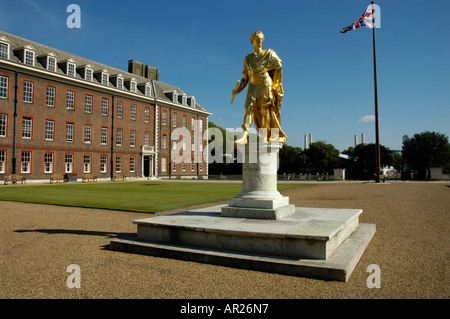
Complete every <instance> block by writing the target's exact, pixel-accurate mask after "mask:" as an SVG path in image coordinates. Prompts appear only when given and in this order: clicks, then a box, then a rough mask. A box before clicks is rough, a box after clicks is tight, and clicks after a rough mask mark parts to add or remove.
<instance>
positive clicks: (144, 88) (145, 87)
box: [138, 82, 152, 97]
mask: <svg viewBox="0 0 450 319" xmlns="http://www.w3.org/2000/svg"><path fill="white" fill-rule="evenodd" d="M138 88H139V90H140V91H141V92H142V94H144V95H145V96H148V97H151V96H152V85H151V84H150V83H149V82H145V83H140V84H139V85H138Z"/></svg>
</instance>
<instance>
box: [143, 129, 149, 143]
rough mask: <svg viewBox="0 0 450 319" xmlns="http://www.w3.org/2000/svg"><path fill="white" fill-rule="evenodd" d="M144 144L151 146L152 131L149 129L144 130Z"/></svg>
mask: <svg viewBox="0 0 450 319" xmlns="http://www.w3.org/2000/svg"><path fill="white" fill-rule="evenodd" d="M144 145H145V146H150V132H148V131H145V132H144Z"/></svg>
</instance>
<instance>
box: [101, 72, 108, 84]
mask: <svg viewBox="0 0 450 319" xmlns="http://www.w3.org/2000/svg"><path fill="white" fill-rule="evenodd" d="M101 79H102V84H103V85H106V86H108V85H109V74H108V73H106V72H102V78H101Z"/></svg>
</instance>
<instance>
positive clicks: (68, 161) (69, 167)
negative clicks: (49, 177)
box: [64, 153, 73, 173]
mask: <svg viewBox="0 0 450 319" xmlns="http://www.w3.org/2000/svg"><path fill="white" fill-rule="evenodd" d="M64 171H65V172H66V173H72V172H73V153H66V154H65V155H64Z"/></svg>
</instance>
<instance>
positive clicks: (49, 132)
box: [45, 120, 55, 141]
mask: <svg viewBox="0 0 450 319" xmlns="http://www.w3.org/2000/svg"><path fill="white" fill-rule="evenodd" d="M54 138H55V121H53V120H45V140H46V141H53V140H54Z"/></svg>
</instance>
